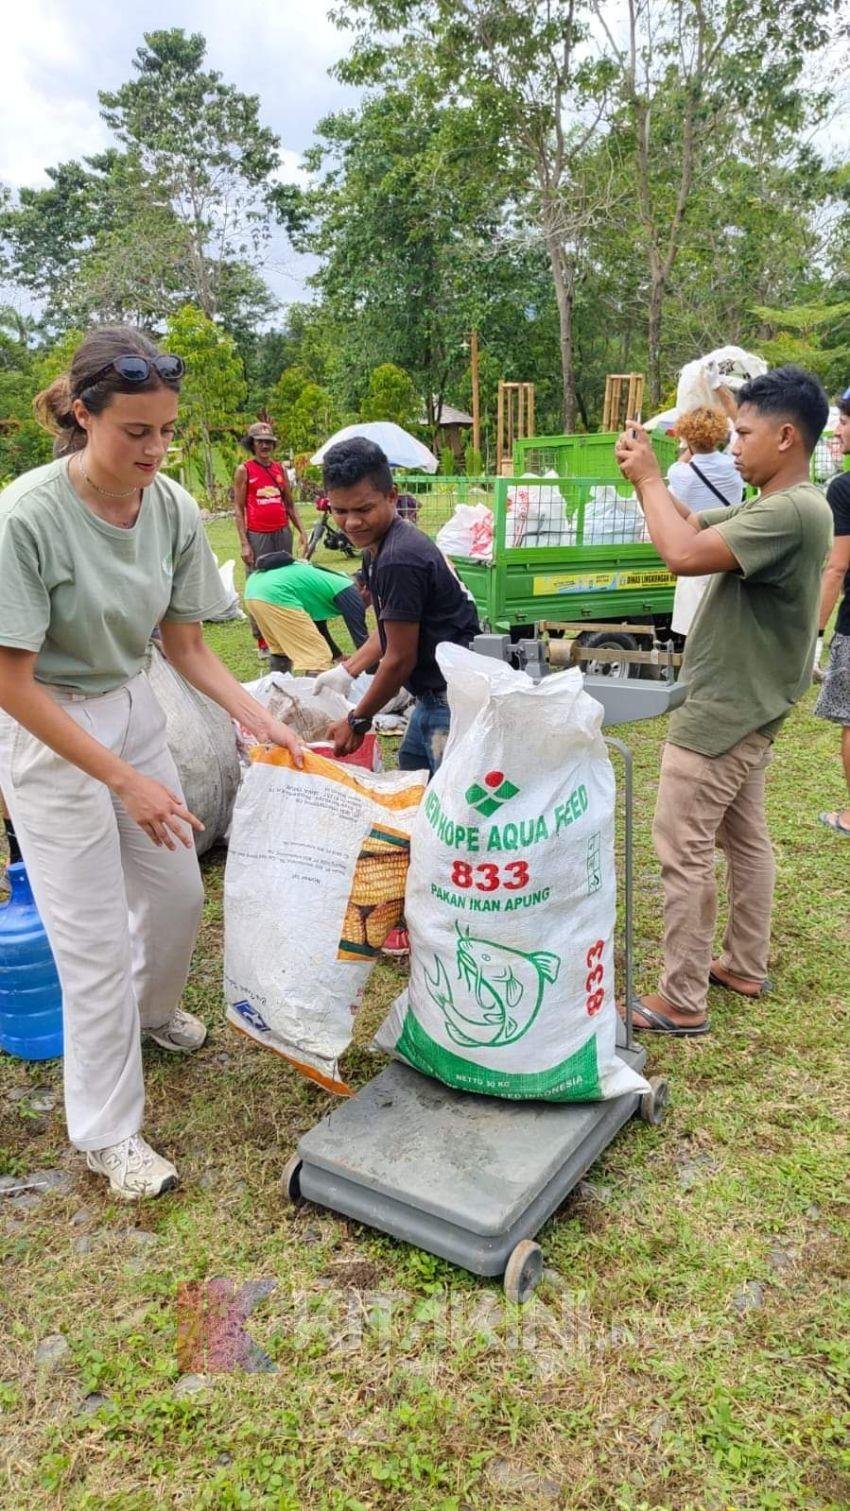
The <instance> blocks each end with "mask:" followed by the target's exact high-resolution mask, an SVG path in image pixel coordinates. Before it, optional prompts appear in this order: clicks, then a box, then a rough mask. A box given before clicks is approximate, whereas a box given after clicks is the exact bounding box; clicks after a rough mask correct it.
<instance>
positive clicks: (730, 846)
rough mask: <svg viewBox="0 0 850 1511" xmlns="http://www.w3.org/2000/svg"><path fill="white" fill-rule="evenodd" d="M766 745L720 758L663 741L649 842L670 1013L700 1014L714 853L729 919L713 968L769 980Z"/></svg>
mask: <svg viewBox="0 0 850 1511" xmlns="http://www.w3.org/2000/svg"><path fill="white" fill-rule="evenodd" d="M772 755H773V747H772V744H771V742H770V741H769V740H768V739H767V738H766V737H765V736H764V735H760V734H757V733H753V734H749V735H747V736H746V737H745V738H744V739H743V740H739V742H738V744H737V745H733V747H732V749H731V750H727V751H726V752H725V754H723V755H721V756H704V755H700V754H699V753H698V752H697V751H695V750H685V749H683V748H682V747H681V746H679V745H671V744H667V745H665V747H664V753H663V755H662V758H661V779H660V782H659V784H658V801H657V804H656V809H655V821H654V824H653V830H652V837H653V839H654V841H655V848H656V851H657V852H658V858H659V860H660V862H661V880H662V885H663V888H664V970H663V974H662V977H661V981H660V983H659V986H658V991H659V994H660V996H662V997H663V998H664V999H665V1000H666V1001H667V1002H669V1003H670V1004H671V1005H672V1006H673V1007H678V1008H681V1009H682V1011H684V1012H693V1013H697V1014H699V1015H700V1016H702V1015H703V1014H704V1012H705V1002H706V994H707V991H708V972H709V966H710V964H711V959H712V948H713V942H714V926H715V922H716V918H717V894H716V886H715V872H714V864H715V848H716V847H718V846H719V847H720V849H722V850H723V852H724V855H725V857H726V884H727V892H728V898H729V923H728V925H727V928H726V934H725V937H724V940H723V954H722V955H721V957H720V962H721V964H722V966H723V967H724V969H725V970H728V971H731V972H732V973H733V974H734V975H736V976H746V977H747V978H748V979H750V980H753V981H763V980H764V978H765V976H766V975H767V956H768V947H769V943H770V910H771V905H772V901H773V887H774V881H775V876H776V866H775V862H774V858H773V849H772V847H771V843H770V836H769V834H768V832H767V821H766V819H765V813H764V783H765V772H766V770H767V766H768V764H769V762H770V760H771V759H772Z"/></svg>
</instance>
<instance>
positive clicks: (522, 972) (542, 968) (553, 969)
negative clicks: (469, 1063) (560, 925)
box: [425, 924, 561, 1049]
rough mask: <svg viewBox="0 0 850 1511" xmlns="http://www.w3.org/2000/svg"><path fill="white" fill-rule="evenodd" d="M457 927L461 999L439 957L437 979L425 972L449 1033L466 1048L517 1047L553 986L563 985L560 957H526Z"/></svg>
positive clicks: (543, 953)
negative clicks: (517, 1042)
mask: <svg viewBox="0 0 850 1511" xmlns="http://www.w3.org/2000/svg"><path fill="white" fill-rule="evenodd" d="M455 928H456V929H457V933H458V941H457V949H456V951H455V960H454V964H455V966H456V968H457V980H458V983H459V984H460V988H459V990H458V992H457V998H456V996H455V993H454V992H453V991H452V985H451V982H450V980H449V976H448V972H447V971H446V968H445V965H444V964H443V962H442V960H441V959H440V957H439V956H438V955H435V956H434V973H433V975H431V974H430V973H429V971H428V970H427V969H426V971H425V983H426V986H427V989H428V994H429V996H430V997H431V1000H432V1001H433V1002H434V1003H435V1004H436V1005H437V1007H438V1008H439V1009H440V1011H441V1013H442V1014H443V1017H444V1019H445V1028H446V1033H447V1034H448V1036H449V1038H450V1039H452V1040H453V1041H454V1042H455V1044H460V1045H462V1046H464V1047H465V1048H475V1047H479V1048H483V1047H486V1048H488V1049H498V1048H500V1046H502V1045H504V1044H515V1043H516V1041H517V1039H521V1038H522V1037H523V1035H524V1034H527V1033H528V1030H529V1029H530V1027H531V1025H532V1023H533V1022H534V1020H535V1018H536V1017H537V1014H538V1013H539V1011H540V1007H541V1004H542V1002H543V997H544V994H545V992H546V988H547V986H548V985H551V984H552V983H554V982H555V981H557V979H558V972H559V970H560V968H561V960H560V956H558V955H553V954H552V953H551V952H550V951H549V950H533V951H531V952H530V953H528V954H526V953H525V952H524V951H523V950H513V949H509V948H508V947H507V946H505V945H502V944H495V943H493V941H492V940H489V939H481V938H479V937H478V936H476V935H474V934H472V933H470V930H469V929H468V928H466V929H462V928H461V927H460V925H459V924H455Z"/></svg>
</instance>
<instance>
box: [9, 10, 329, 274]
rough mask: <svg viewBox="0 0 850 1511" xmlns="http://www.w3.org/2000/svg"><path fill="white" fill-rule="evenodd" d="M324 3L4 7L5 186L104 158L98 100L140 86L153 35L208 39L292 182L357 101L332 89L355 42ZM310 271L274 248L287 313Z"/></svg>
mask: <svg viewBox="0 0 850 1511" xmlns="http://www.w3.org/2000/svg"><path fill="white" fill-rule="evenodd" d="M327 10H328V0H277V4H274V3H271V4H270V3H268V0H236V3H234V0H228V3H225V0H141V3H140V4H138V5H132V6H128V7H127V10H126V11H125V10H124V7H123V6H122V5H117V4H116V3H115V0H6V4H5V5H4V6H3V45H2V51H0V180H2V181H3V182H4V183H6V184H10V185H12V186H13V187H14V188H19V187H20V186H21V185H24V184H29V185H33V186H38V185H41V184H44V183H46V182H47V180H46V178H45V174H44V170H45V168H46V167H49V166H52V165H53V164H56V163H59V162H66V161H68V160H69V159H71V158H76V157H82V156H85V155H87V154H89V153H92V152H97V151H98V150H99V149H101V148H102V147H104V146H105V145H106V144H107V143H108V142H109V140H110V136H109V133H108V131H107V129H106V127H105V125H104V123H103V121H102V120H101V119H100V115H99V111H98V103H97V92H98V90H99V89H114V88H116V87H117V86H118V85H119V84H122V83H123V82H124V81H125V80H126V79H129V78H131V77H132V76H133V73H134V70H133V69H132V66H131V63H132V58H133V56H134V54H135V51H136V48H137V47H138V46H139V45H140V43H141V42H142V34H143V33H144V32H146V31H156V30H164V29H167V28H169V27H174V26H182V27H183V29H184V30H185V31H187V32H193V31H199V32H202V33H203V35H204V36H205V37H206V39H207V64H208V66H209V67H211V68H215V69H218V70H219V72H220V73H221V74H222V75H223V77H224V79H225V80H226V81H227V82H228V83H232V84H235V85H236V86H237V87H238V88H239V89H242V90H245V91H246V92H247V93H251V94H258V95H259V96H260V115H261V119H262V121H263V123H264V124H265V125H268V126H271V128H272V129H273V131H274V132H275V133H276V134H277V135H278V136H279V137H280V143H281V172H282V176H283V177H286V178H296V177H297V170H298V163H299V161H300V158H301V154H302V152H303V151H304V148H305V147H306V146H307V145H308V144H309V142H310V140H311V137H312V130H313V126H314V125H315V123H316V121H317V120H318V119H319V117H320V116H322V115H324V114H326V112H327V111H328V110H332V109H338V108H340V107H342V106H344V105H345V104H347V103H349V102H350V101H351V100H352V99H353V98H354V94H353V91H350V90H346V89H344V88H343V86H342V85H340V84H338V83H336V82H335V81H334V80H332V79H330V78H329V77H328V69H329V68H330V66H331V64H332V63H334V62H336V60H337V59H338V58H339V57H341V56H342V55H343V54H344V52H345V51H346V47H347V43H348V37H347V35H346V33H345V32H338V31H337V30H336V29H335V28H334V26H333V25H332V24H331V22H330V21H329V20H328V17H327ZM308 270H309V263H308V262H307V260H306V259H302V258H298V257H296V256H295V255H294V254H292V252H291V251H290V250H289V248H288V245H287V243H286V241H285V238H283V237H282V236H280V237H278V238H276V239H275V246H274V248H273V252H272V257H271V261H270V263H269V265H268V266H267V268H266V269H265V273H266V277H267V279H268V282H269V284H270V286H271V287H272V289H273V291H274V293H275V294H276V295H277V297H278V298H279V299H281V300H282V301H283V302H284V303H287V302H289V301H290V300H292V299H297V298H299V297H303V293H304V288H303V280H304V277H305V276H306V272H307V271H308Z"/></svg>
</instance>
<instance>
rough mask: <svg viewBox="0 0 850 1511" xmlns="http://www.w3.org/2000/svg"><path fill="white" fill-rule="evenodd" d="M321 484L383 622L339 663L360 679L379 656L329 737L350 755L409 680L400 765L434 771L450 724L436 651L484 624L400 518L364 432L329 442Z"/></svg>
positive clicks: (382, 465) (380, 456)
mask: <svg viewBox="0 0 850 1511" xmlns="http://www.w3.org/2000/svg"><path fill="white" fill-rule="evenodd" d="M324 487H325V492H326V493H327V496H328V499H329V502H330V506H331V512H332V513H333V516H334V520H335V522H336V524H337V525H338V527H339V528H340V529H342V530H344V531H345V534H346V535H347V536H348V539H349V540H350V541H351V543H352V545H354V546H358V547H359V548H361V549H362V550H363V576H364V579H365V584H366V587H367V588H368V591H369V593H370V595H371V599H372V606H373V608H374V610H375V616H376V618H377V621H378V628H377V631H376V632H375V633H374V634H373V635H372V636H371V637H370V638H369V640H367V641H366V643H365V645H363V646H361V647H360V649H359V650H358V651H356V652H355V654H354V655H353V656H349V657H348V658H347V660H345V661H344V662H343V667H344V668H345V671H347V672H348V673H349V675H350V676H351V677H356V676H357V674H358V673H359V672H361V671H364V670H365V669H366V668H367V667H369V666H371V665H372V664H373V662H375V661H376V660H378V658H379V657H380V661H379V664H378V670H377V672H376V673H375V677H374V680H373V682H372V685H371V687H370V688H369V691H368V693H366V695H365V697H363V698H361V700H360V702H359V703H358V705H357V707H356V708H355V709H354V710H353V711H352V712H351V713H350V714H349V716H348V719H347V720H345V719H341V720H340V721H339V723H337V724H335V725H334V726H333V728H332V729H331V731H330V735H329V738H331V739H332V740H333V742H334V750H335V753H336V754H337V755H348V754H350V752H352V751H354V750H356V749H357V747H358V746H359V745H360V744H361V742H362V740H363V736H364V734H365V733H366V731H367V729H368V728H369V726H370V725H371V723H372V719H373V717H374V716H375V714H376V713H378V711H379V709H381V708H383V707H384V704H385V703H388V702H389V701H390V699H391V698H394V697H395V695H396V693H398V692H399V691H400V690H401V688H402V687H406V688H407V690H408V692H410V693H412V694H413V697H414V698H415V699H416V702H415V704H414V707H413V712H412V714H411V717H410V723H409V724H408V728H407V733H406V735H405V737H404V740H403V742H402V746H401V749H400V751H399V755H398V764H399V766H400V767H401V769H402V770H403V771H421V770H427V771H428V772H429V773H430V774H431V775H432V776H433V774H434V772H435V771H436V769H437V767H438V766H439V764H440V761H441V760H442V755H443V750H444V748H445V744H446V739H447V738H448V732H449V707H448V701H447V699H446V683H445V679H444V677H443V674H442V672H441V671H440V668H439V666H438V665H437V659H436V656H435V651H436V649H437V646H438V645H439V644H440V642H441V641H443V640H449V641H451V642H452V643H453V644H454V645H469V644H470V643H471V641H472V640H473V638H474V636H475V635H477V634H478V630H479V625H478V615H477V613H476V609H475V603H474V602H473V600H472V598H471V596H470V594H469V593H468V592H467V590H466V588H465V587H464V586H463V584H462V583H461V582H460V581H459V579H458V577H457V576H456V575H455V573H454V572H453V571H452V569H451V567H450V566H449V564H448V562H447V561H446V559H445V557H444V556H443V553H442V552H441V551H440V550H439V549H438V548H437V546H435V545H434V542H433V541H432V540H431V539H429V537H428V536H427V535H425V534H424V533H423V531H421V530H419V529H417V527H416V526H415V525H412V524H409V523H408V522H407V521H406V520H403V519H400V518H399V515H398V512H397V509H396V500H397V498H398V490H397V488H396V487H395V484H394V483H393V478H392V473H391V472H390V469H389V465H388V463H387V459H386V457H385V455H384V453H383V451H382V450H381V448H380V447H379V446H376V445H375V444H374V443H373V442H372V441H367V440H365V439H363V438H360V437H355V438H353V439H352V440H350V441H341V442H340V443H339V444H338V445H336V446H332V447H331V449H330V451H329V452H328V453H327V455H326V457H325V461H324ZM338 675H339V669H338V668H337V670H336V672H327V673H325V674H323V676H322V677H321V678H320V679H318V682H325V681H327V682H328V683H333V685H336V678H337V677H338ZM318 682H317V686H318Z"/></svg>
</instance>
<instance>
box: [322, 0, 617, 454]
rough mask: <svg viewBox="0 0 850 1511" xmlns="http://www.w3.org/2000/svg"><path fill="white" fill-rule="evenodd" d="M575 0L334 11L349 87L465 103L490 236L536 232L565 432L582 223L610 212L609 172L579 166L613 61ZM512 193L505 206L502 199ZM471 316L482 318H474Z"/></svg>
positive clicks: (570, 408)
mask: <svg viewBox="0 0 850 1511" xmlns="http://www.w3.org/2000/svg"><path fill="white" fill-rule="evenodd" d="M585 9H586V7H584V6H583V5H582V3H581V0H546V3H545V4H540V3H538V0H466V3H463V4H457V3H455V0H349V3H348V4H346V5H344V6H342V7H341V8H340V11H339V12H338V18H339V20H340V22H341V23H342V24H343V25H347V26H350V27H353V28H354V30H355V32H356V36H357V40H356V43H355V46H354V48H353V50H352V53H351V56H350V58H349V59H348V60H346V62H345V63H343V64H341V65H340V66H339V69H338V72H339V74H340V76H341V77H342V78H343V79H346V80H347V81H349V82H353V83H364V82H365V83H369V84H373V85H374V84H376V83H379V82H381V83H388V82H391V83H392V84H393V85H394V86H395V87H396V88H400V89H403V90H405V91H409V92H413V93H414V94H416V93H421V94H422V96H423V97H424V98H425V99H428V97H429V96H430V98H431V99H432V100H433V99H434V98H435V97H436V98H440V97H443V98H445V99H456V98H458V97H460V98H463V99H465V100H468V101H469V105H468V107H467V110H466V112H465V114H466V117H467V119H468V120H469V121H471V122H474V123H475V135H476V137H477V153H476V154H475V161H474V163H473V164H472V167H471V176H472V179H473V181H476V182H480V181H481V166H482V162H483V161H484V160H485V154H486V153H487V151H488V147H489V149H490V152H491V153H492V154H493V156H494V161H496V162H498V164H499V165H500V168H501V173H500V180H501V182H500V187H499V189H498V190H497V203H498V204H499V205H501V206H505V207H506V211H507V213H505V214H503V216H502V217H501V224H500V225H499V228H498V240H499V242H501V243H502V244H504V242H505V241H506V240H507V238H508V235H509V234H512V235H513V236H514V237H518V238H521V239H523V240H525V241H526V243H527V242H528V241H529V240H532V239H533V240H534V241H536V242H537V243H538V245H539V246H540V247H541V248H542V249H543V251H544V252H545V256H546V259H547V261H548V265H549V271H550V277H551V280H552V288H553V291H554V295H555V304H556V308H557V316H558V327H559V349H560V363H561V381H562V423H563V424H564V426H565V427H566V428H567V429H568V430H570V429H572V428H573V423H574V417H575V408H576V390H575V384H576V379H575V351H574V329H573V326H574V308H575V299H576V291H577V288H578V286H579V284H580V281H581V278H582V276H583V270H584V265H585V255H584V254H585V243H586V239H587V234H588V231H589V230H590V228H591V227H592V226H594V225H596V224H598V223H599V222H600V220H602V219H604V218H608V217H610V216H611V215H612V214H613V213H614V211H615V208H616V191H615V178H614V174H613V173H612V172H611V171H608V172H599V171H598V170H599V167H600V163H599V159H598V157H597V160H596V169H597V171H596V172H595V173H594V174H593V175H590V174H588V173H587V172H586V171H585V169H586V163H587V160H588V156H589V153H590V150H591V147H592V145H593V144H594V142H595V140H596V138H597V136H598V134H599V132H600V129H601V122H602V115H603V107H604V102H605V97H606V89H607V87H608V84H609V80H610V74H611V66H610V63H609V61H608V60H607V59H606V58H600V59H595V58H593V57H592V56H590V55H589V54H588V51H587V47H586V42H587V24H586V19H585V15H584V11H585ZM509 199H511V200H512V201H513V204H512V206H511V207H510V208H509V209H508V208H507V206H506V201H507V200H509ZM479 323H480V322H479Z"/></svg>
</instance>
